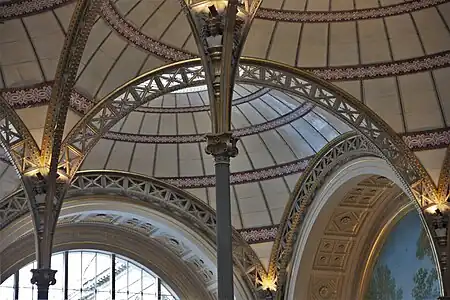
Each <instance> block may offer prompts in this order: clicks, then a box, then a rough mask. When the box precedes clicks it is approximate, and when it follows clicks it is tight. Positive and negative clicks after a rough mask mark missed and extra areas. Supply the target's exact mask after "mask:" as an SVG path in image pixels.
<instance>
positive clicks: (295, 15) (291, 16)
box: [0, 0, 449, 23]
mask: <svg viewBox="0 0 450 300" xmlns="http://www.w3.org/2000/svg"><path fill="white" fill-rule="evenodd" d="M73 1H74V0H19V1H10V2H5V3H2V4H1V5H0V20H5V19H12V18H17V17H24V16H27V15H32V14H38V13H42V12H45V11H47V10H50V9H55V8H58V7H60V6H63V5H66V4H69V3H72V2H73ZM448 1H449V0H418V1H408V2H404V3H398V4H393V5H388V6H383V7H373V8H365V9H355V10H342V11H292V10H278V9H267V8H260V9H259V10H258V11H257V13H256V18H260V19H265V20H271V21H281V22H308V23H316V22H342V21H356V20H365V19H376V18H383V17H389V16H396V15H400V14H404V13H410V12H413V11H417V10H421V9H425V8H429V7H433V6H436V5H439V4H443V3H446V2H448Z"/></svg>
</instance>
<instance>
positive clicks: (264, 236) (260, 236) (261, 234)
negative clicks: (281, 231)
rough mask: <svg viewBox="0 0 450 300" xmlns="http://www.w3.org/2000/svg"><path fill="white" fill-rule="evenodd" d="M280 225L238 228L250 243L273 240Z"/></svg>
mask: <svg viewBox="0 0 450 300" xmlns="http://www.w3.org/2000/svg"><path fill="white" fill-rule="evenodd" d="M278 226H279V225H273V226H264V227H255V228H245V229H241V230H238V232H239V233H240V234H241V235H242V237H243V238H244V240H245V241H246V242H247V243H249V244H258V243H266V242H273V241H274V240H275V238H276V236H277V232H278Z"/></svg>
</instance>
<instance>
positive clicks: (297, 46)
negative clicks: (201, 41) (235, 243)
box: [0, 0, 450, 228]
mask: <svg viewBox="0 0 450 300" xmlns="http://www.w3.org/2000/svg"><path fill="white" fill-rule="evenodd" d="M420 1H421V2H424V1H426V0H420ZM400 3H403V1H400V0H380V1H378V0H364V1H354V0H314V1H312V0H310V1H307V0H265V1H263V5H262V7H263V8H264V9H279V10H295V11H297V12H311V13H319V12H321V11H322V12H339V11H346V10H356V11H362V10H363V9H367V8H373V9H377V8H380V7H385V6H389V5H396V4H400ZM404 3H410V2H409V1H404ZM440 3H443V2H440ZM112 7H113V12H114V9H115V10H116V13H117V14H118V15H119V16H121V17H120V18H123V20H120V18H119V21H118V23H117V22H116V23H114V22H113V21H111V20H109V21H108V20H106V21H105V19H106V18H105V17H104V16H105V9H103V10H102V14H103V18H99V19H98V20H97V21H96V22H95V25H94V27H93V29H92V32H91V34H90V36H89V38H88V41H87V46H86V49H85V51H84V54H83V57H82V60H81V65H80V68H79V69H78V75H77V80H76V89H77V90H78V91H79V92H81V93H82V94H83V95H85V96H86V97H88V98H90V99H92V100H93V101H99V100H100V99H102V98H103V97H105V96H106V95H107V94H108V93H110V92H112V91H113V90H114V89H115V88H117V87H118V86H120V85H122V84H124V83H126V82H127V81H129V80H131V79H132V78H134V77H136V76H138V75H140V74H143V73H145V72H148V71H150V70H152V69H154V68H156V67H158V66H161V65H163V64H165V63H168V62H170V61H172V60H174V59H171V58H167V57H166V58H163V57H162V56H163V55H161V52H158V51H160V49H159V48H157V47H153V48H151V49H150V50H149V49H145V47H144V46H142V45H143V44H145V43H146V42H148V41H149V40H150V39H152V40H153V41H156V42H159V43H161V44H160V45H163V46H167V47H168V48H167V49H172V48H173V49H174V50H177V51H181V52H180V53H184V54H185V56H187V57H189V56H195V54H196V53H197V48H196V45H195V42H194V39H193V37H192V34H191V31H190V27H189V24H188V23H187V20H186V17H185V16H184V14H183V13H182V12H181V11H180V6H179V3H178V1H177V0H151V1H149V0H117V1H115V3H114V4H113V6H112ZM73 9H74V3H71V4H68V5H64V6H62V7H60V8H56V9H54V10H51V11H47V12H44V13H41V14H37V15H32V16H26V17H22V18H15V19H12V20H7V21H5V22H4V24H1V25H0V77H1V78H0V88H4V87H6V88H18V87H24V86H30V85H32V84H36V83H41V82H44V81H51V80H53V79H54V75H55V70H56V66H57V62H58V59H59V53H60V51H61V48H62V45H63V41H64V36H65V32H66V31H67V26H68V24H69V21H70V17H71V14H72V12H73ZM110 13H111V11H110ZM116 21H117V20H116ZM108 22H109V23H108ZM124 22H126V23H127V24H128V25H129V26H133V27H134V28H135V29H136V30H137V31H138V32H140V33H141V35H140V36H139V41H140V43H136V41H133V43H131V42H130V41H129V40H127V39H126V38H125V37H123V36H121V35H120V33H119V31H120V30H119V29H117V28H113V27H111V25H115V26H117V25H118V24H119V23H120V24H122V25H123V24H125V23H124ZM113 23H114V24H113ZM449 24H450V2H447V3H444V4H440V5H437V6H432V7H429V8H424V9H419V10H413V11H412V12H407V13H403V14H399V15H395V16H388V17H369V18H367V19H359V20H356V21H339V22H337V21H336V22H331V23H325V22H312V21H308V22H296V23H295V22H286V21H273V20H266V19H260V18H257V19H256V20H255V21H254V24H253V27H252V29H251V30H250V34H249V36H248V40H247V43H246V46H245V50H244V55H246V56H255V57H259V58H265V59H270V60H275V61H279V62H282V63H286V64H289V65H293V66H298V67H301V68H308V69H309V70H312V71H315V70H318V71H320V72H322V73H321V74H325V75H326V72H325V71H327V70H332V69H333V68H344V69H345V70H346V71H349V70H350V71H351V70H356V68H365V69H370V68H372V67H373V68H378V70H380V69H381V70H382V69H383V66H384V65H386V64H389V63H392V62H394V63H395V62H399V61H403V60H407V59H414V60H419V61H420V62H421V63H420V64H419V63H418V64H417V68H418V69H420V68H422V67H423V65H425V66H426V64H427V60H425V58H424V57H426V56H430V55H434V54H439V53H446V52H445V51H449V50H450V32H449ZM123 28H124V27H123ZM128 30H131V29H130V27H128ZM122 34H125V33H124V32H122ZM158 55H159V56H158ZM411 68H412V71H408V72H406V73H408V74H404V72H403V71H401V70H400V71H399V72H400V73H398V74H395V73H392V72H391V71H390V73H386V74H383V73H381V75H380V74H378V75H377V77H380V78H371V75H370V72H369V73H367V72H366V73H364V74H365V75H364V76H362V75H361V76H358V74H357V72H356V71H355V72H353V73H352V74H353V75H351V76H349V77H340V78H335V77H332V78H331V81H333V83H335V84H336V85H337V86H339V87H341V88H343V89H344V90H346V91H348V92H349V93H351V94H352V95H354V96H355V97H356V98H358V99H360V100H361V101H363V102H364V103H365V104H366V105H368V106H369V107H370V108H372V109H373V110H374V111H375V112H376V113H377V114H378V115H380V116H381V117H382V118H383V119H384V120H385V121H386V122H387V123H388V124H389V125H390V126H392V127H393V128H394V129H395V130H396V131H397V132H399V133H403V132H413V131H420V130H427V129H435V128H442V127H447V126H448V125H449V122H450V99H449V95H450V87H449V85H448V78H450V68H437V69H434V70H431V68H427V67H425V69H426V70H425V71H420V72H417V73H416V72H415V71H414V70H415V69H414V68H415V67H414V65H413V66H412V67H411ZM402 72H403V73H402ZM368 74H369V75H368ZM247 88H249V89H250V90H251V89H252V87H247ZM259 88H261V87H259ZM239 89H240V90H239ZM251 92H252V91H247V92H246V91H244V90H243V89H242V88H241V87H237V89H236V95H235V99H239V98H240V97H245V96H246V95H248V94H250V93H251ZM253 92H254V90H253ZM275 94H276V92H275V91H271V92H270V93H269V94H268V95H265V96H264V97H260V98H258V99H259V100H257V101H251V102H248V103H243V104H240V105H235V107H234V109H233V113H234V115H233V128H234V129H240V130H242V129H243V128H246V127H258V126H262V125H263V123H267V122H269V123H270V122H271V121H274V120H276V119H277V118H280V117H281V116H285V115H286V114H288V113H290V112H292V110H293V109H295V108H296V107H298V106H299V103H301V102H302V100H301V99H297V100H294V101H293V103H296V104H293V105H289V104H286V103H285V104H280V103H281V102H280V101H276V102H270V101H271V100H267V99H271V98H274V97H273V96H274V95H275ZM285 96H286V95H284V96H281V97H282V98H283V97H285ZM288 98H289V97H288ZM264 99H266V102H265V101H264ZM286 99H287V98H286ZM267 101H269V102H267ZM207 105H208V103H207V97H206V93H204V92H195V93H189V97H188V96H187V94H186V93H181V94H170V95H166V96H164V97H161V98H160V99H157V100H155V101H152V102H151V103H149V104H148V105H147V106H146V107H143V108H140V109H139V111H136V112H133V113H132V114H131V115H130V116H129V117H127V118H125V119H124V120H122V121H121V122H119V124H118V125H117V126H115V128H113V131H114V132H110V133H109V137H108V138H105V139H102V140H101V141H100V143H99V144H98V146H96V147H95V149H94V150H93V152H92V153H91V155H89V157H88V158H87V160H86V162H85V164H84V166H83V168H84V169H103V168H109V169H119V170H126V171H133V172H138V173H143V174H146V175H149V176H157V177H177V176H181V177H187V176H208V175H212V174H213V172H212V168H213V163H212V161H211V158H210V157H209V156H206V155H205V154H204V151H203V149H204V143H201V142H189V143H154V142H148V139H150V138H154V136H155V135H164V136H174V135H200V134H202V133H206V132H208V131H209V130H210V129H209V112H208V111H207V110H204V111H198V112H188V113H186V112H178V113H158V112H155V111H154V110H153V112H151V111H152V109H154V108H180V107H189V106H207ZM276 105H278V106H276ZM271 107H272V108H271ZM44 111H45V107H42V108H40V113H39V114H37V113H36V111H34V110H32V109H28V111H26V110H22V111H20V114H21V116H22V117H23V118H24V120H25V121H26V123H27V124H28V125H29V126H30V129H31V130H32V133H33V135H34V136H35V137H36V138H37V140H39V141H40V138H41V136H42V126H43V120H44V116H43V114H44ZM33 114H36V115H39V117H38V118H36V117H34V116H33ZM41 117H42V118H41ZM77 118H78V117H76V116H75V115H73V116H72V115H71V120H72V121H70V122H69V123H70V124H69V123H68V125H67V128H69V127H71V126H72V124H73V121H74V120H75V121H76V120H77ZM346 130H347V128H346V127H345V126H343V125H342V124H341V123H340V122H338V121H337V120H335V118H334V117H332V116H329V115H327V114H326V113H325V112H323V111H321V110H319V109H317V108H315V109H314V110H313V111H311V112H309V113H307V114H305V115H304V116H303V117H301V118H299V119H298V120H296V121H295V122H292V123H290V124H285V125H283V126H280V127H278V128H276V129H270V130H263V131H260V132H257V133H255V134H251V135H247V136H244V137H242V138H241V142H240V144H239V148H240V151H241V153H240V155H239V156H238V157H237V158H236V159H234V160H233V162H232V171H233V172H244V171H252V172H253V171H255V170H261V169H263V168H266V167H274V166H277V165H279V164H283V163H289V162H293V161H296V160H301V159H304V158H305V157H308V156H310V155H313V154H314V153H316V152H317V151H319V149H320V148H321V147H323V145H324V144H325V143H326V142H328V141H329V140H330V139H332V138H333V137H335V136H336V135H338V132H344V131H346ZM129 136H132V137H133V138H134V140H130V141H125V140H124V139H125V138H127V137H129ZM118 137H119V138H118ZM142 137H144V138H145V139H147V141H146V142H143V141H139V140H138V138H142ZM113 138H114V139H115V140H114V139H113ZM441 156H442V155H441ZM436 157H438V156H435V155H432V154H431V155H427V154H424V155H423V157H422V158H421V159H422V161H424V162H425V163H426V164H427V165H429V166H430V168H429V170H430V172H431V173H433V172H434V173H433V174H435V173H438V171H437V168H438V167H436V166H437V165H438V163H437V162H436V161H435V158H436ZM438 160H441V159H440V156H439V159H438ZM252 174H254V173H252ZM298 176H299V175H298V174H294V175H289V176H280V177H279V178H277V179H271V180H261V181H260V182H247V183H245V184H239V185H235V186H233V188H232V198H233V218H234V221H233V222H234V225H235V226H236V227H237V228H241V227H245V228H247V227H254V226H261V225H271V224H276V223H278V222H279V220H280V217H281V214H282V212H283V209H284V205H285V202H286V201H287V199H288V196H289V193H290V191H291V189H292V188H293V186H294V184H295V182H296V181H297V179H298ZM435 177H436V176H435ZM5 190H6V189H5ZM190 191H191V192H193V193H194V194H196V195H198V196H199V197H200V198H201V199H203V200H204V201H205V202H207V203H209V204H211V205H212V206H214V205H215V199H214V189H213V188H212V187H208V188H195V189H190Z"/></svg>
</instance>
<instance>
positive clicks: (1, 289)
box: [0, 275, 14, 300]
mask: <svg viewBox="0 0 450 300" xmlns="http://www.w3.org/2000/svg"><path fill="white" fill-rule="evenodd" d="M0 295H1V299H2V300H3V299H4V300H13V299H14V275H12V276H9V278H8V279H6V280H5V281H3V283H2V284H1V285H0Z"/></svg>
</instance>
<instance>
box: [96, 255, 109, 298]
mask: <svg viewBox="0 0 450 300" xmlns="http://www.w3.org/2000/svg"><path fill="white" fill-rule="evenodd" d="M111 259H112V257H111V255H110V254H103V253H97V293H100V294H101V295H98V294H97V300H101V299H105V298H104V297H106V296H105V295H107V296H108V297H109V298H111V273H112V272H111Z"/></svg>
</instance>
